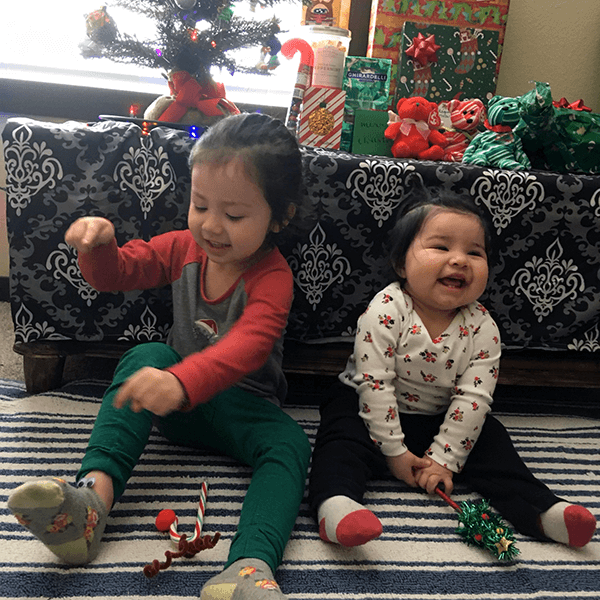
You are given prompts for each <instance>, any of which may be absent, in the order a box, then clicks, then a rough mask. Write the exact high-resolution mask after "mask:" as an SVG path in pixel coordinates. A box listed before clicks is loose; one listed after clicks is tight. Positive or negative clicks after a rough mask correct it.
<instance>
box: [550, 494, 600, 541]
mask: <svg viewBox="0 0 600 600" xmlns="http://www.w3.org/2000/svg"><path fill="white" fill-rule="evenodd" d="M540 523H541V528H542V531H543V533H544V535H545V536H547V537H549V538H550V539H551V540H554V541H555V542H560V543H561V544H566V545H567V546H573V547H574V548H583V546H585V545H586V544H587V543H588V542H589V541H590V540H591V539H592V537H593V536H594V532H595V531H596V518H595V517H594V515H593V514H592V513H591V512H590V511H589V510H588V509H587V508H584V507H583V506H580V505H579V504H569V503H568V502H557V503H556V504H554V505H553V506H551V507H550V508H549V509H548V510H547V511H546V512H544V513H542V514H541V515H540Z"/></svg>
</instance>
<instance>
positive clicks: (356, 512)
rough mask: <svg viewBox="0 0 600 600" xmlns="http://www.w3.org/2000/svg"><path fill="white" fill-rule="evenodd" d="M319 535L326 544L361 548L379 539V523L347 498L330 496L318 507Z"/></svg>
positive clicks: (371, 514) (369, 513) (381, 529)
mask: <svg viewBox="0 0 600 600" xmlns="http://www.w3.org/2000/svg"><path fill="white" fill-rule="evenodd" d="M317 518H318V521H319V535H320V536H321V539H322V540H324V541H326V542H333V543H335V544H340V545H342V546H348V547H351V546H361V545H362V544H366V543H367V542H369V541H371V540H373V539H375V538H377V537H379V536H380V535H381V532H382V531H383V527H382V525H381V521H380V520H379V519H378V518H377V517H376V516H375V515H374V514H373V513H372V512H371V511H370V510H367V509H366V508H365V507H364V506H362V504H359V503H358V502H355V501H354V500H352V499H351V498H348V497H347V496H332V497H331V498H327V500H325V502H323V503H322V504H321V506H319V510H318V517H317Z"/></svg>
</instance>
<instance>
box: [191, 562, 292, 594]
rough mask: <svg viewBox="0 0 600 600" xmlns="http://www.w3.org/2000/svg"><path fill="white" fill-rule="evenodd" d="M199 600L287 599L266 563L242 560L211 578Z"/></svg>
mask: <svg viewBox="0 0 600 600" xmlns="http://www.w3.org/2000/svg"><path fill="white" fill-rule="evenodd" d="M200 600H285V596H284V595H283V594H282V592H281V590H280V589H279V586H278V585H277V583H276V582H275V580H274V579H273V572H272V571H271V569H270V567H269V565H268V564H267V563H266V562H264V561H262V560H260V559H258V558H242V559H240V560H237V561H235V562H234V563H233V564H231V565H229V566H228V567H227V568H226V569H225V570H224V571H223V572H222V573H219V575H216V576H215V577H213V578H212V579H209V580H208V581H207V582H206V583H205V584H204V587H203V588H202V592H201V593H200Z"/></svg>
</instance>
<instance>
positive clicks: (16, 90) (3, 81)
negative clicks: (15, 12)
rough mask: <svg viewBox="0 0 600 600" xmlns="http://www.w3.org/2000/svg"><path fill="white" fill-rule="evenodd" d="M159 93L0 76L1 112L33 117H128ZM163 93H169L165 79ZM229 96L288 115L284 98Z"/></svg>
mask: <svg viewBox="0 0 600 600" xmlns="http://www.w3.org/2000/svg"><path fill="white" fill-rule="evenodd" d="M160 93H161V92H159V93H154V92H147V91H140V92H131V91H124V90H119V89H106V88H100V87H87V86H83V85H71V84H56V83H47V82H43V81H33V80H28V81H25V80H22V79H11V78H7V77H2V76H0V98H2V103H1V104H0V111H2V112H3V113H10V114H15V115H23V116H29V117H34V118H44V117H46V118H52V119H65V120H75V121H84V122H88V121H95V120H97V119H98V115H101V114H111V115H122V116H127V115H129V108H130V106H131V105H132V104H139V105H140V106H141V107H142V109H141V112H142V113H143V111H144V109H145V108H146V107H147V106H149V105H150V104H151V103H152V102H153V101H154V100H155V99H156V97H157V96H159V95H160ZM162 93H165V94H166V93H168V87H167V84H166V82H165V86H164V90H163V92H162ZM228 98H229V99H230V100H232V102H235V104H236V105H237V107H238V108H239V109H240V110H241V111H246V112H254V111H257V110H259V111H260V112H263V113H266V114H269V115H271V116H273V117H277V118H279V119H282V120H284V119H285V116H286V114H287V106H285V105H284V102H282V99H279V100H278V102H279V103H280V104H282V105H281V106H265V105H263V104H259V103H245V102H241V101H240V100H239V98H244V93H243V90H238V91H237V93H236V94H232V95H231V96H228Z"/></svg>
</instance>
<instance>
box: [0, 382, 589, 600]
mask: <svg viewBox="0 0 600 600" xmlns="http://www.w3.org/2000/svg"><path fill="white" fill-rule="evenodd" d="M105 386H106V383H105V382H98V381H86V382H79V383H74V384H69V385H67V386H65V387H63V388H62V389H61V390H58V391H55V392H49V393H45V394H40V395H37V396H28V395H27V393H26V392H25V389H24V386H23V384H22V383H20V382H11V381H0V440H1V441H0V453H1V457H2V460H1V463H0V464H1V467H0V499H1V503H0V598H2V599H4V598H68V599H71V600H78V599H80V598H86V597H94V598H99V599H102V598H125V597H128V598H135V599H144V598H154V599H161V600H162V599H164V600H175V599H182V598H198V597H199V592H200V588H201V587H202V585H203V583H204V582H205V581H206V580H207V579H208V578H209V577H211V576H212V575H214V574H216V573H217V572H219V571H220V569H221V566H222V565H223V563H224V561H225V559H226V555H227V550H228V547H229V542H230V539H231V537H232V535H233V533H234V531H235V528H236V523H237V520H238V517H239V512H240V507H241V503H242V500H243V498H244V492H245V489H246V486H247V485H248V481H249V477H250V471H249V469H248V468H246V467H244V466H241V465H239V464H237V463H235V462H234V461H232V460H230V459H229V458H224V457H220V456H213V455H210V454H201V453H198V452H197V451H191V450H188V449H185V448H180V447H174V446H172V445H170V444H169V443H167V442H166V441H165V440H164V439H162V438H161V437H160V436H158V435H154V436H153V437H152V439H151V441H150V444H149V445H148V447H147V450H146V453H145V454H144V455H143V457H142V460H141V462H140V464H139V465H138V468H137V469H136V471H135V472H134V476H133V477H132V479H131V481H130V485H129V487H128V489H127V491H126V492H125V494H124V496H123V498H122V500H121V501H120V502H119V504H118V505H117V506H116V507H115V509H114V510H113V512H112V513H111V516H110V518H109V523H108V526H107V528H106V533H105V538H104V543H103V546H102V549H101V552H100V555H99V556H98V558H97V559H96V560H95V561H94V562H93V563H92V564H90V565H87V566H85V567H81V568H79V567H67V566H65V565H63V564H61V563H60V562H59V561H58V560H57V559H55V557H54V555H52V554H51V553H50V552H49V551H48V550H46V549H45V548H44V547H43V546H42V545H41V544H39V543H38V542H37V541H36V540H35V539H33V538H32V536H31V535H30V534H29V533H28V532H27V531H25V530H24V529H22V528H21V527H20V526H19V525H18V524H17V523H16V521H15V520H14V518H13V517H12V515H11V514H10V513H9V511H8V509H7V508H6V499H7V496H8V494H9V493H10V491H11V490H12V489H13V488H15V487H16V486H17V485H19V484H20V483H22V482H23V481H25V480H27V479H28V478H30V477H35V476H38V475H45V474H53V475H58V476H63V477H65V478H66V479H68V480H72V479H73V477H74V474H75V472H76V470H77V467H78V464H79V461H80V459H81V456H82V453H83V450H84V448H85V445H86V442H87V439H88V437H89V433H90V430H91V428H92V425H93V423H94V417H95V414H96V412H97V410H98V406H99V401H100V397H101V395H102V392H103V390H104V388H105ZM286 410H288V411H289V413H290V414H291V415H292V416H293V417H294V418H296V419H297V420H298V421H299V422H300V424H301V425H302V426H303V427H304V428H305V429H306V431H307V433H308V435H309V436H310V438H311V440H312V439H314V436H315V432H316V428H317V424H318V412H317V411H316V410H315V409H314V408H307V407H290V408H287V409H286ZM501 418H502V420H503V421H504V423H505V424H506V425H507V427H508V428H509V430H510V431H511V433H512V436H513V439H514V441H515V445H516V446H517V448H518V449H519V451H520V452H521V455H522V456H523V458H524V460H525V461H526V462H527V463H528V464H529V465H530V467H531V468H532V470H533V471H534V472H535V473H536V474H537V476H538V477H540V478H541V479H543V480H544V481H546V482H547V483H548V484H550V485H551V486H552V487H553V488H554V489H555V490H556V491H557V493H558V494H559V495H560V496H563V497H564V498H566V499H568V500H571V501H576V502H581V503H583V504H585V505H586V506H587V507H588V508H589V509H590V510H592V512H594V514H595V515H596V516H597V517H599V520H600V421H595V420H587V419H584V418H568V417H553V416H539V417H532V416H519V415H502V416H501ZM202 480H205V481H207V483H208V485H209V489H208V499H207V508H206V515H205V521H204V531H203V533H206V534H214V533H215V532H217V531H219V532H221V534H222V536H223V537H222V539H221V541H219V543H218V544H217V546H216V547H215V548H213V549H212V550H206V551H204V552H201V553H199V554H198V555H196V556H195V557H194V558H192V559H183V558H182V559H177V560H176V561H174V563H173V565H172V566H171V567H170V568H169V569H168V570H166V571H163V572H161V573H159V575H158V576H156V577H155V578H153V579H147V578H146V577H145V576H144V575H143V572H142V569H143V567H144V565H146V564H148V563H150V562H152V560H153V559H155V558H158V559H160V560H163V559H164V552H165V550H169V549H171V550H174V547H173V546H172V545H171V542H170V541H169V539H168V537H166V534H163V533H160V532H158V531H157V530H156V528H155V525H154V519H155V517H156V515H157V514H158V512H159V511H160V510H161V509H163V508H172V509H173V510H175V512H176V513H177V515H178V517H179V533H191V532H192V531H193V524H194V520H195V515H196V509H197V503H198V497H199V490H200V482H201V481H202ZM454 498H455V500H456V501H459V502H460V501H462V500H468V499H473V500H476V499H477V498H476V497H475V496H473V495H472V494H470V493H468V491H467V490H465V489H464V488H459V489H458V490H457V491H456V493H455V495H454ZM366 503H367V506H368V507H369V508H371V509H372V510H373V511H375V512H376V513H377V514H378V515H379V516H380V517H381V519H382V522H383V524H384V533H383V535H382V536H381V538H379V539H378V540H375V541H372V542H370V543H369V544H367V545H365V546H363V547H360V548H354V549H347V548H340V547H338V546H334V545H330V544H326V543H324V542H322V541H321V540H320V539H319V537H318V534H317V527H316V524H315V523H314V522H313V520H312V519H311V518H310V516H309V514H308V510H307V506H306V504H303V505H302V507H301V511H300V515H299V517H298V520H297V523H296V527H295V530H294V532H293V534H292V538H291V540H290V542H289V544H288V546H287V549H286V552H285V556H284V562H283V564H282V565H281V567H280V568H279V570H278V572H277V574H276V577H277V580H278V582H279V584H280V585H281V587H282V589H283V591H284V592H285V593H286V594H287V595H288V597H289V598H290V599H298V600H338V599H349V600H350V599H351V600H379V599H381V600H384V599H385V600H390V599H394V600H395V599H397V600H401V599H402V600H432V599H448V600H521V599H523V600H526V599H535V600H559V599H560V600H562V599H567V598H568V599H582V600H583V599H588V600H589V599H598V598H600V534H597V536H596V538H595V540H593V541H592V542H591V543H590V544H588V546H587V547H586V548H584V549H581V550H575V549H570V548H566V547H564V546H560V545H558V544H543V543H539V542H535V541H532V540H529V539H527V538H524V537H523V536H519V535H517V543H518V547H519V549H520V551H521V554H520V555H519V556H518V558H517V560H516V561H514V562H512V563H501V562H499V561H497V560H496V559H495V558H494V557H493V556H492V555H491V554H489V553H487V552H486V551H483V550H479V549H477V548H473V547H470V546H466V545H465V544H464V543H463V542H462V541H461V540H460V538H459V537H458V536H457V535H456V533H455V532H454V529H455V527H456V517H455V513H454V511H453V510H452V509H451V508H450V507H448V506H447V505H446V504H445V503H444V502H443V501H442V500H440V499H439V498H437V497H436V498H430V497H428V496H426V495H424V494H423V493H420V492H418V491H414V490H412V489H408V488H407V487H406V486H404V485H402V484H400V483H398V482H395V481H375V482H373V484H372V485H371V487H370V490H369V492H368V495H367V498H366Z"/></svg>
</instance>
